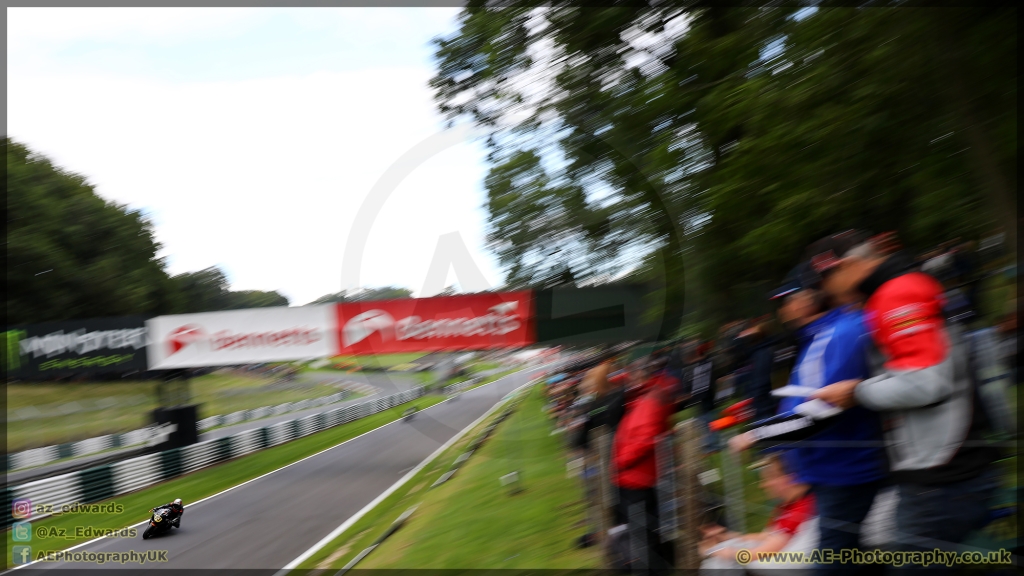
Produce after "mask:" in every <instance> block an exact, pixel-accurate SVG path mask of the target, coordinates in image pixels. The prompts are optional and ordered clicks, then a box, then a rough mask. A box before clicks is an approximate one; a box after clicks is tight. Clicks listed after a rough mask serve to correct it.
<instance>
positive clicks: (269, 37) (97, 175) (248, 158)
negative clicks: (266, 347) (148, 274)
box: [7, 8, 501, 304]
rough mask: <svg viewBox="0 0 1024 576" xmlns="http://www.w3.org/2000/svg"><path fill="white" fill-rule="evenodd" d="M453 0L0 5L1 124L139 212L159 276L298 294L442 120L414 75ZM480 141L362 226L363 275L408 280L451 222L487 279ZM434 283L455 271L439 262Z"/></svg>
mask: <svg viewBox="0 0 1024 576" xmlns="http://www.w3.org/2000/svg"><path fill="white" fill-rule="evenodd" d="M456 14H457V10H455V9H452V8H412V9H408V8H406V9H396V8H387V9H381V8H337V9H324V8H296V9H277V8H274V9H267V8H263V9H261V8H252V9H249V8H246V9H234V8H232V9H228V8H224V9H220V8H218V9H213V8H205V9H201V8H175V9H169V8H8V9H7V131H8V132H7V133H8V135H10V136H11V137H12V138H14V139H15V140H17V141H20V142H22V143H24V144H26V145H28V146H29V147H30V148H32V149H33V150H35V151H38V152H41V153H43V154H45V155H46V156H48V157H50V158H51V159H52V160H53V161H54V162H55V163H56V164H57V165H59V166H61V167H64V168H66V169H69V170H71V171H73V172H77V173H80V174H83V175H85V176H86V177H87V178H88V179H89V181H90V182H91V183H92V184H93V185H94V186H95V187H96V191H97V193H98V194H99V195H100V196H102V197H103V198H106V199H109V200H113V201H116V202H119V203H123V204H128V205H129V206H131V207H133V208H139V209H142V210H143V211H144V212H145V213H146V214H147V215H148V216H149V217H150V218H151V219H152V221H153V222H154V223H155V225H156V230H157V239H158V241H160V242H161V243H162V244H163V246H164V249H163V251H162V253H161V255H163V256H166V257H167V260H168V267H169V271H170V272H171V273H172V274H177V273H181V272H186V271H194V270H200V269H202V268H205V267H208V266H213V265H217V266H220V267H221V268H222V269H223V270H224V271H225V272H226V273H227V274H228V277H229V278H230V280H231V283H232V288H233V289H236V290H244V289H252V290H279V291H280V292H281V293H283V294H284V295H286V296H288V297H289V298H290V299H291V301H292V303H293V304H305V303H307V302H309V301H310V300H312V299H314V298H316V297H318V296H321V295H323V294H326V293H329V292H336V291H338V290H340V289H342V288H343V287H344V286H342V280H341V266H342V254H343V248H344V246H345V243H346V241H347V239H348V235H349V231H350V229H351V228H352V226H353V220H354V217H355V213H356V211H357V209H358V208H359V206H360V204H361V203H362V201H363V200H364V198H365V197H366V195H367V193H368V192H369V191H370V189H371V187H372V186H373V185H374V183H375V182H376V181H377V180H378V179H379V178H380V177H381V176H382V175H383V174H384V173H385V171H386V170H387V168H388V167H389V166H390V165H391V164H392V163H393V162H395V161H396V160H397V159H398V158H399V157H400V156H401V155H402V154H403V153H405V152H406V151H408V150H409V149H410V148H412V147H413V146H415V145H416V144H418V143H420V142H421V141H423V140H425V139H426V138H428V137H430V136H432V135H434V134H436V133H437V132H439V131H440V130H441V129H442V119H441V117H440V116H439V115H438V114H437V112H436V110H435V107H434V105H433V102H432V100H431V91H430V90H429V88H428V86H427V82H428V80H429V78H430V76H431V75H432V71H433V69H432V60H431V47H430V45H429V41H430V39H431V38H433V37H435V36H437V35H441V34H447V33H450V32H451V31H452V30H454V27H455V24H456V21H455V16H456ZM485 170H486V168H485V164H484V153H483V149H482V146H481V145H479V144H477V143H474V142H471V141H468V140H467V141H465V142H464V143H462V144H459V145H456V146H453V147H450V148H448V149H446V150H445V151H443V152H440V153H439V154H437V155H435V156H433V157H432V158H431V159H430V160H429V161H427V162H426V163H424V164H422V165H421V166H420V167H419V168H417V169H416V170H415V171H414V172H413V173H412V174H411V175H410V176H409V177H408V178H406V179H405V180H404V181H403V182H402V183H401V184H400V185H399V186H398V188H397V189H396V190H395V191H394V193H393V194H392V195H391V196H390V197H389V198H388V200H387V202H386V203H385V205H384V208H383V210H382V211H381V212H380V215H379V217H378V218H376V219H375V221H373V222H360V223H359V224H358V226H360V229H361V230H368V231H369V232H368V241H367V245H366V250H365V252H364V256H363V259H362V269H361V270H360V276H359V278H360V284H361V285H363V286H382V285H398V286H405V287H408V288H411V289H413V290H414V291H415V292H417V294H418V295H429V294H419V293H420V292H421V289H422V288H423V284H424V281H425V278H426V275H427V269H428V266H429V264H430V261H431V258H432V257H433V255H434V252H435V247H436V246H437V243H438V238H439V237H440V236H441V235H444V234H448V233H451V232H459V234H460V235H461V237H462V239H463V241H464V242H465V244H466V246H467V247H468V249H469V253H470V255H471V256H472V258H473V260H474V261H475V263H476V265H477V266H478V267H479V269H480V270H481V272H482V273H483V275H484V277H485V278H486V280H487V281H488V282H489V283H490V284H491V285H496V284H498V283H499V282H500V279H501V274H500V272H499V270H498V269H497V267H496V261H495V259H494V258H493V257H492V256H491V255H490V254H489V253H488V252H487V251H486V250H485V249H484V245H483V237H484V229H485V220H486V212H485V210H484V208H483V205H484V200H485V198H484V194H483V191H482V181H483V177H484V174H485ZM449 278H450V281H454V275H453V274H452V272H451V271H449Z"/></svg>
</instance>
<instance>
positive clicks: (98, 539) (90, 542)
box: [0, 371, 518, 575]
mask: <svg viewBox="0 0 1024 576" xmlns="http://www.w3.org/2000/svg"><path fill="white" fill-rule="evenodd" d="M516 373H518V371H517V372H513V373H512V374H507V375H506V376H503V377H502V378H499V379H498V380H495V381H494V382H498V381H499V380H502V379H503V378H507V377H508V376H512V375H514V374H516ZM494 382H488V383H487V384H484V385H483V386H479V388H484V387H485V386H489V385H491V384H494ZM414 400H415V398H414V399H413V400H410V401H409V402H412V401H414ZM449 400H451V398H445V399H444V400H442V401H440V402H438V403H437V404H434V405H433V406H428V407H427V408H424V409H423V411H424V412H426V411H427V410H430V409H431V408H433V407H434V406H440V405H441V404H444V403H445V402H447V401H449ZM499 403H500V402H499ZM396 407H397V406H396ZM378 414H379V412H378ZM400 420H401V418H399V419H397V420H392V421H391V422H388V423H387V424H382V425H381V426H378V427H376V428H374V429H373V430H367V431H366V432H363V433H362V434H360V435H359V436H354V437H352V438H349V439H348V440H345V441H344V442H341V443H339V444H335V445H334V446H331V447H329V448H324V449H323V450H321V451H319V452H317V453H316V454H310V455H309V456H306V457H305V458H303V459H301V460H296V461H295V462H292V463H291V464H285V465H284V466H282V467H280V468H276V469H274V470H271V471H270V472H267V473H266V474H261V475H259V476H257V477H255V478H250V479H249V480H246V481H245V482H242V483H241V484H235V485H234V486H231V487H230V488H226V489H224V490H221V491H220V492H217V493H216V494H211V495H210V496H207V497H206V498H201V499H199V500H196V501H195V502H193V503H192V504H189V506H190V507H192V506H198V505H199V504H202V503H203V502H206V501H207V500H210V499H212V498H216V497H217V496H220V495H222V494H226V493H228V492H230V491H232V490H234V489H235V488H241V487H242V486H245V485H246V484H249V483H250V482H255V481H257V480H259V479H260V478H264V477H266V476H270V475H271V474H274V473H275V472H280V471H281V470H284V469H285V468H288V467H289V466H294V465H296V464H298V463H299V462H302V461H304V460H309V459H310V458H313V457H314V456H319V455H320V454H323V453H324V452H327V451H328V450H333V449H335V448H337V447H338V446H343V445H345V444H348V443H349V442H352V441H353V440H356V439H359V438H362V437H363V436H366V435H367V434H369V433H371V432H376V431H377V430H380V429H381V428H384V427H385V426H390V425H392V424H394V423H395V422H399V421H400ZM352 422H358V420H353V421H352ZM346 424H348V422H346ZM324 432H326V430H324ZM297 439H298V438H296V440H297ZM279 446H280V444H279ZM271 448H274V446H271ZM243 456H247V454H244V455H243ZM198 471H199V470H196V472H198ZM179 478H180V477H179ZM146 488H149V486H147V487H146ZM146 488H142V490H145V489H146ZM48 517H52V516H48ZM146 522H149V519H146V520H143V521H141V522H136V523H135V524H129V525H128V526H125V527H124V528H121V530H124V529H127V528H134V527H136V526H142V525H143V524H145V523H146ZM106 538H108V536H100V537H99V538H93V539H92V540H89V541H87V542H82V543H81V544H75V545H74V546H72V547H71V548H65V549H63V550H61V551H62V552H71V551H72V550H77V549H79V548H81V547H83V546H88V545H89V544H92V543H94V542H99V541H100V540H104V539H106ZM38 562H39V561H38V560H33V561H31V562H29V563H27V564H21V565H19V566H15V567H14V568H8V569H7V570H4V571H3V572H0V575H3V574H7V573H8V572H13V571H15V570H21V569H22V568H26V567H28V566H31V565H33V564H36V563H38Z"/></svg>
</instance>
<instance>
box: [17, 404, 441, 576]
mask: <svg viewBox="0 0 1024 576" xmlns="http://www.w3.org/2000/svg"><path fill="white" fill-rule="evenodd" d="M444 400H445V398H444V397H443V396H436V395H435V396H424V397H422V398H417V399H416V400H413V401H412V402H413V403H415V405H416V406H417V407H419V408H420V409H421V410H422V409H425V408H428V407H430V406H433V405H434V404H437V403H439V402H442V401H444ZM407 406H408V405H407V404H404V405H401V406H396V407H394V408H391V409H389V410H386V411H384V412H380V413H377V414H374V415H372V416H368V417H366V418H362V419H360V420H356V421H355V422H350V423H348V424H342V425H341V426H336V427H334V428H330V429H328V430H324V431H323V432H318V433H316V434H312V435H310V436H306V437H305V438H299V439H298V440H293V441H291V442H288V443H287V444H282V445H280V446H275V447H273V448H268V449H266V450H261V451H259V452H255V453H253V454H248V455H246V456H242V457H241V458H236V459H234V460H231V461H229V462H225V463H223V464H218V465H216V466H211V467H210V468H204V469H202V470H199V471H196V472H193V473H191V474H188V475H187V476H182V477H180V478H175V479H173V480H169V481H167V482H163V483H161V484H157V485H155V486H151V487H149V488H145V489H143V490H140V491H138V492H133V493H131V494H125V495H122V496H117V497H115V498H111V499H110V500H105V501H104V502H116V503H117V504H121V505H122V506H123V507H124V508H123V512H121V513H117V514H109V515H103V516H96V515H88V516H76V515H61V516H54V517H50V518H46V519H43V520H39V521H33V522H32V529H33V531H35V530H37V529H39V528H40V527H43V528H51V527H52V528H56V529H58V531H59V530H60V529H64V530H66V534H68V535H69V536H70V535H74V534H75V528H77V527H85V526H89V527H92V528H110V529H120V528H123V527H125V526H128V525H131V524H134V523H137V522H141V521H143V520H145V518H146V512H147V511H148V510H149V509H150V508H152V507H153V506H155V505H156V504H160V503H162V502H168V501H170V500H171V499H173V498H181V499H183V500H184V501H185V505H186V507H187V506H188V503H189V502H195V501H197V500H200V499H202V498H206V497H207V496H212V495H214V494H216V493H218V492H221V491H223V490H226V489H227V488H230V487H231V486H236V485H238V484H241V483H242V482H245V481H247V480H251V479H253V478H256V477H258V476H261V475H263V474H266V473H268V472H271V471H273V470H276V469H278V468H281V467H282V466H285V465H287V464H291V463H292V462H296V461H298V460H301V459H303V458H305V457H307V456H311V455H313V454H316V453H317V452H320V451H322V450H326V449H327V448H330V447H332V446H336V445H338V444H340V443H342V442H344V441H346V440H350V439H352V438H355V437H356V436H359V435H360V434H363V433H365V432H369V431H370V430H373V429H374V428H377V427H380V426H383V425H384V424H387V423H388V422H393V421H395V420H398V419H399V418H401V416H402V412H403V411H404V410H405V409H406V407H407ZM91 539H92V538H90V537H84V536H83V537H80V538H74V537H72V538H69V539H61V540H60V542H59V544H56V543H55V544H50V543H49V542H48V541H45V540H36V539H33V546H32V548H33V554H36V553H37V552H38V551H40V550H41V551H44V552H45V551H49V550H54V551H57V550H63V549H65V548H69V547H71V546H74V545H75V544H78V543H81V542H86V541H88V540H91ZM16 544H20V543H19V542H14V541H13V540H12V533H11V531H10V530H8V531H7V567H8V568H11V567H13V566H14V564H13V563H12V558H13V556H12V555H11V546H13V545H16Z"/></svg>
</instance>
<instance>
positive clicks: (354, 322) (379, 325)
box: [341, 310, 395, 346]
mask: <svg viewBox="0 0 1024 576" xmlns="http://www.w3.org/2000/svg"><path fill="white" fill-rule="evenodd" d="M394 325H395V319H394V318H392V317H391V315H390V314H388V313H387V312H385V311H383V310H368V311H366V312H363V313H362V314H358V315H356V316H353V317H352V318H351V319H350V320H349V321H348V322H346V323H345V327H344V328H343V329H342V331H341V337H342V342H344V345H345V346H351V345H353V344H355V343H357V342H362V341H363V340H365V339H366V338H367V337H368V336H369V335H370V334H373V333H374V332H380V333H381V337H384V336H385V335H387V334H390V335H391V336H394Z"/></svg>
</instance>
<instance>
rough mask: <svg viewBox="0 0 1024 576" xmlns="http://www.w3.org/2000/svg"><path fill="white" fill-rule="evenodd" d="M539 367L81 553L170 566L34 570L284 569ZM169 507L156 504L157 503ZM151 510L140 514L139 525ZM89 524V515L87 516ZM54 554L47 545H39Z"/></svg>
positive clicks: (82, 565) (42, 566) (84, 565)
mask: <svg viewBox="0 0 1024 576" xmlns="http://www.w3.org/2000/svg"><path fill="white" fill-rule="evenodd" d="M532 372H533V371H530V370H523V371H520V372H517V373H515V374H511V375H509V376H506V377H504V378H502V379H500V380H498V381H496V382H493V383H491V384H488V385H485V386H482V387H480V388H476V389H474V390H471V391H469V392H466V393H464V394H462V395H461V397H460V398H459V399H458V400H457V401H454V402H452V401H447V402H443V403H441V404H438V405H436V406H433V407H431V408H429V409H427V410H425V411H424V412H422V413H420V414H418V415H417V416H416V417H415V418H414V419H413V420H412V421H410V422H402V421H397V422H393V423H391V424H388V425H385V426H383V427H381V428H378V429H376V430H373V431H371V432H368V433H366V434H364V435H362V436H358V437H356V438H354V439H352V440H349V441H348V442H345V443H343V444H341V445H339V446H337V447H335V448H331V449H329V450H327V451H325V452H322V453H320V454H317V455H314V456H311V457H309V458H307V459H305V460H301V461H299V462H297V463H295V464H293V465H290V466H288V467H285V468H282V469H280V470H278V471H276V472H272V473H270V474H267V475H265V476H263V477H260V478H257V479H255V480H252V481H250V482H249V483H246V484H243V485H240V486H238V487H236V488H234V489H230V490H228V491H225V492H223V493H221V494H219V495H217V496H213V497H211V498H209V499H208V500H205V501H202V502H201V503H199V504H197V505H194V506H189V503H188V502H186V503H185V514H184V516H183V518H182V523H181V524H182V527H181V528H180V529H175V530H172V531H171V532H170V533H169V534H165V535H163V536H160V537H157V538H152V539H150V540H142V537H141V532H142V530H143V528H144V524H143V525H139V526H137V529H138V530H139V536H137V537H136V538H134V539H128V538H123V539H122V538H104V539H100V540H97V541H94V542H92V543H87V544H85V545H82V546H80V547H78V548H76V549H75V551H89V552H127V551H131V550H135V551H137V552H144V551H147V550H167V551H168V555H167V556H168V562H167V563H158V564H152V563H146V564H145V566H141V567H140V566H139V565H138V564H124V565H117V564H110V563H106V564H103V565H97V564H90V563H79V564H70V563H64V562H61V563H56V562H52V563H47V562H38V563H34V564H31V565H29V566H28V567H27V568H29V569H31V570H32V571H35V570H37V569H41V570H48V569H55V568H63V569H67V568H76V569H78V568H99V569H101V570H109V569H113V568H134V569H140V568H141V569H144V570H151V569H154V568H156V569H166V568H174V569H219V570H228V569H232V568H244V569H269V570H277V569H280V568H282V567H284V566H285V565H287V564H288V563H289V562H291V561H292V560H294V559H295V558H296V557H298V556H299V555H300V554H302V553H303V552H305V551H306V550H307V549H309V548H310V547H311V546H312V545H314V544H315V543H317V542H318V541H320V540H321V539H322V538H323V537H324V536H326V535H328V534H329V533H331V531H332V530H334V529H335V528H337V527H338V526H339V525H340V524H342V523H343V522H344V521H345V520H347V519H348V518H349V517H351V516H352V515H353V514H355V513H357V512H358V511H359V510H361V509H362V508H363V507H365V506H366V505H367V504H368V503H370V502H371V501H373V500H374V498H376V497H377V496H378V495H380V494H381V493H382V492H384V491H385V490H386V489H387V488H388V487H390V486H391V485H392V484H394V483H395V482H397V481H398V480H399V479H401V478H402V477H403V476H404V475H405V474H406V473H407V472H408V471H410V470H411V469H413V468H414V467H415V466H416V465H417V464H419V463H420V462H421V461H423V460H424V459H425V458H426V457H428V456H429V455H430V454H432V453H433V452H434V451H436V450H437V449H438V448H439V447H441V446H442V445H443V444H444V443H445V442H447V441H448V440H449V439H450V438H452V437H453V436H454V435H455V434H457V433H458V432H459V431H460V430H462V429H463V428H465V427H466V426H468V425H469V424H471V423H472V422H474V421H475V420H477V419H478V418H479V417H480V416H481V415H483V414H484V413H485V412H487V410H488V409H490V408H491V407H492V406H494V404H495V403H496V402H498V401H499V400H500V399H501V398H502V397H503V396H505V395H506V394H507V393H508V392H510V391H512V390H513V389H515V388H517V387H519V386H521V385H522V384H525V383H526V382H527V381H528V378H529V376H530V375H531V374H532ZM157 504H161V502H154V503H153V505H157ZM146 512H147V511H146V510H140V511H139V517H140V520H142V519H143V518H145V517H146ZM83 520H84V518H83ZM35 544H37V547H38V548H40V549H45V545H43V544H42V541H37V542H35Z"/></svg>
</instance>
